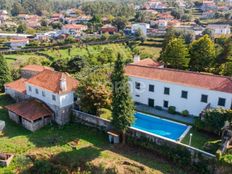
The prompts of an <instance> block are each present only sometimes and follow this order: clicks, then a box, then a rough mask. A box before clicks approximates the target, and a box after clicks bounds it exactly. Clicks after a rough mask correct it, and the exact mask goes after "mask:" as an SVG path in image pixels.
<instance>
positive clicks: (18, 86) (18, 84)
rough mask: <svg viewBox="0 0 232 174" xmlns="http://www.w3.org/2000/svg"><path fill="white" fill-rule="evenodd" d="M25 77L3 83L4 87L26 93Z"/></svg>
mask: <svg viewBox="0 0 232 174" xmlns="http://www.w3.org/2000/svg"><path fill="white" fill-rule="evenodd" d="M26 81H27V79H24V78H21V79H19V80H16V81H13V82H10V83H7V84H5V87H7V88H11V89H13V90H14V91H17V92H20V93H26V85H25V83H26Z"/></svg>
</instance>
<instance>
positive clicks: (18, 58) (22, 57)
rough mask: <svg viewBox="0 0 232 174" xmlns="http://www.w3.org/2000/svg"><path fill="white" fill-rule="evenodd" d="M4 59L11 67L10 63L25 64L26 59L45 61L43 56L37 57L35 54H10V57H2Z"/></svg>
mask: <svg viewBox="0 0 232 174" xmlns="http://www.w3.org/2000/svg"><path fill="white" fill-rule="evenodd" d="M4 57H5V58H6V61H7V63H8V64H9V65H10V66H11V65H12V63H15V62H17V63H22V64H23V63H25V62H27V60H28V59H30V58H34V57H37V58H40V59H46V58H45V57H44V56H38V55H36V54H33V53H24V54H10V55H4Z"/></svg>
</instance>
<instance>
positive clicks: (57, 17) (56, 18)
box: [51, 13, 64, 22]
mask: <svg viewBox="0 0 232 174" xmlns="http://www.w3.org/2000/svg"><path fill="white" fill-rule="evenodd" d="M63 18H64V15H63V14H62V13H54V14H53V15H52V16H51V21H52V22H57V21H60V20H61V19H63Z"/></svg>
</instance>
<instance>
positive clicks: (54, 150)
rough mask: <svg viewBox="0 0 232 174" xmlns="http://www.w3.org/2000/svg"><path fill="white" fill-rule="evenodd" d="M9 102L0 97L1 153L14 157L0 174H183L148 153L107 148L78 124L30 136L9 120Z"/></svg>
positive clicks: (97, 134) (100, 136) (104, 140)
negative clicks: (10, 154)
mask: <svg viewBox="0 0 232 174" xmlns="http://www.w3.org/2000/svg"><path fill="white" fill-rule="evenodd" d="M10 103H12V101H11V100H10V99H9V98H8V97H6V96H5V95H1V94H0V119H1V120H4V121H6V129H5V131H4V133H3V134H2V135H0V142H1V143H0V152H7V153H13V154H14V155H15V158H14V160H13V162H12V163H11V165H10V166H9V167H7V168H0V173H1V174H11V173H12V174H14V173H29V174H30V173H31V174H60V173H62V172H63V173H71V172H73V173H74V172H75V173H78V172H77V171H79V173H84V171H89V173H99V174H100V173H126V174H130V173H131V174H132V173H141V174H144V173H145V174H146V173H154V174H161V173H167V174H169V173H170V174H171V173H178V174H179V173H183V174H184V173H185V172H184V171H183V170H181V169H179V168H177V167H176V166H175V165H173V164H170V162H167V161H166V160H164V159H162V158H160V157H159V156H156V155H154V154H151V153H149V152H147V151H144V150H141V149H136V148H131V147H127V146H124V147H122V146H113V145H110V144H108V142H107V136H106V135H105V134H104V133H103V132H101V131H97V130H95V129H91V128H89V127H85V126H82V125H79V124H69V125H66V126H63V127H58V126H56V125H49V126H47V127H45V128H43V129H41V130H39V131H37V132H35V133H31V132H29V131H27V130H25V129H24V128H22V127H21V126H19V125H17V124H15V123H14V122H12V121H11V120H9V118H8V114H7V112H6V111H5V110H4V109H3V108H2V107H3V106H5V105H7V104H10ZM76 139H79V140H80V142H79V144H78V146H77V149H72V148H71V147H70V146H69V145H68V143H69V142H72V141H74V140H76Z"/></svg>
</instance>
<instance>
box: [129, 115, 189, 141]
mask: <svg viewBox="0 0 232 174" xmlns="http://www.w3.org/2000/svg"><path fill="white" fill-rule="evenodd" d="M132 128H135V129H139V130H141V131H145V132H148V133H151V134H156V135H159V136H162V137H166V138H169V139H172V140H175V141H177V140H179V138H180V137H181V136H182V135H183V133H184V132H185V131H186V130H187V128H188V126H187V125H184V124H179V123H176V122H173V121H168V120H165V119H161V118H159V117H154V116H150V115H147V114H143V113H136V114H135V122H134V124H133V125H132Z"/></svg>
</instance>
